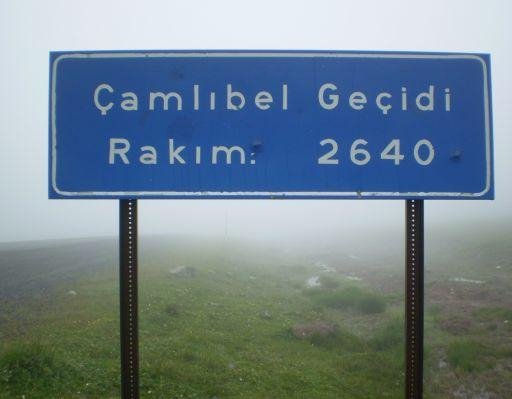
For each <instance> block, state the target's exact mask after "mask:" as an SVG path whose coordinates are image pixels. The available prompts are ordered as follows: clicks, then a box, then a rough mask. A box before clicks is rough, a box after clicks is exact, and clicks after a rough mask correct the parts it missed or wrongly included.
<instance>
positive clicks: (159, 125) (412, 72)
mask: <svg viewBox="0 0 512 399" xmlns="http://www.w3.org/2000/svg"><path fill="white" fill-rule="evenodd" d="M50 79H51V81H50V149H49V151H50V165H49V166H50V169H49V171H50V173H49V193H50V197H51V198H234V197H236V198H400V199H404V198H409V199H414V198H417V199H429V198H445V199H449V198H453V199H492V198H493V196H494V192H493V191H494V190H493V162H492V121H491V90H490V65H489V56H488V55H478V54H448V53H441V54H433V53H370V52H364V53H354V52H240V51H233V52H204V51H197V52H194V51H185V52H143V51H136V52H77V53H73V52H69V53H68V52H56V53H51V55H50Z"/></svg>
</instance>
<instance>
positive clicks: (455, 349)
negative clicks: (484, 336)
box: [447, 340, 495, 372]
mask: <svg viewBox="0 0 512 399" xmlns="http://www.w3.org/2000/svg"><path fill="white" fill-rule="evenodd" d="M447 355H448V360H449V362H450V363H451V364H452V365H453V366H454V367H455V368H457V369H459V370H462V371H466V372H473V371H482V370H487V369H490V368H492V367H494V365H495V361H494V359H493V358H492V357H491V355H492V352H491V351H490V350H489V349H488V348H487V347H486V346H485V345H483V344H482V343H480V342H478V341H474V340H459V341H454V342H452V343H450V344H449V345H448V348H447Z"/></svg>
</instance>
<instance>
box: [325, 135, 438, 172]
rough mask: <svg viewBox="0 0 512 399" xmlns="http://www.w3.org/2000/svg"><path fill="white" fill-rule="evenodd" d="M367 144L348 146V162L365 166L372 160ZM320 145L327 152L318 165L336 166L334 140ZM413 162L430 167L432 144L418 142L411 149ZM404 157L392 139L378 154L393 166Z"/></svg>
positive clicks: (355, 141)
mask: <svg viewBox="0 0 512 399" xmlns="http://www.w3.org/2000/svg"><path fill="white" fill-rule="evenodd" d="M367 144H368V142H367V141H366V140H365V139H357V140H354V141H353V142H352V145H351V146H350V160H351V161H352V163H354V164H356V165H366V164H367V163H368V162H370V160H371V159H372V156H371V154H370V153H369V152H368V150H367V149H366V148H365V146H366V145H367ZM320 145H321V146H322V147H325V150H327V152H326V153H325V154H323V155H322V156H320V157H319V158H318V164H319V165H338V164H339V163H340V160H339V159H338V158H337V157H336V155H337V153H338V149H339V147H338V142H337V141H336V140H334V139H330V138H327V139H323V140H322V141H320ZM413 154H414V160H415V161H416V162H417V163H418V164H419V165H422V166H427V165H430V163H431V162H432V161H433V159H434V156H435V150H434V146H433V145H432V143H431V142H430V141H428V140H426V139H421V140H419V141H418V142H417V143H416V144H415V145H414V149H413ZM404 158H405V155H403V154H401V153H400V140H399V139H393V140H391V141H390V142H389V144H388V145H387V146H386V147H385V148H384V149H383V150H382V152H381V153H380V159H384V160H390V161H393V162H394V164H395V165H400V162H401V161H402V160H403V159H404Z"/></svg>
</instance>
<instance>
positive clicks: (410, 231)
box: [405, 200, 424, 399]
mask: <svg viewBox="0 0 512 399" xmlns="http://www.w3.org/2000/svg"><path fill="white" fill-rule="evenodd" d="M423 241H424V240H423V200H407V204H406V271H405V275H406V279H405V285H406V287H405V295H406V313H407V314H406V331H405V342H406V348H405V349H406V350H405V356H406V359H405V368H406V369H405V398H406V399H421V398H423V300H424V294H423V284H424V264H423Z"/></svg>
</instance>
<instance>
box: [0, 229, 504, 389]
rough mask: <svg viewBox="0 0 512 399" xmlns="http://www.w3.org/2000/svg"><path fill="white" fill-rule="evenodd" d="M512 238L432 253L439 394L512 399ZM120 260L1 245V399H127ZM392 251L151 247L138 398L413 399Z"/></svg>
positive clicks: (212, 243) (433, 371)
mask: <svg viewBox="0 0 512 399" xmlns="http://www.w3.org/2000/svg"><path fill="white" fill-rule="evenodd" d="M511 238H512V237H510V236H508V235H506V234H505V235H503V234H500V235H493V236H492V237H488V238H487V240H483V241H482V240H481V239H479V240H477V243H478V245H477V244H475V243H474V242H472V241H471V239H470V238H468V239H466V242H467V243H466V244H464V243H462V242H461V243H454V245H452V246H450V247H449V248H444V247H443V243H444V240H443V239H442V238H440V239H439V243H436V242H432V245H435V246H436V248H437V250H436V251H435V252H434V253H432V254H431V256H430V259H431V264H429V267H428V269H427V281H426V295H427V312H426V325H425V332H426V338H425V341H426V364H425V367H426V373H425V374H426V375H425V378H426V381H425V388H426V397H427V398H507V397H510V394H511V393H512V382H511V381H512V314H511V313H512V290H511V288H512V280H511V278H512V263H511V261H510V259H512V249H511V248H510V247H511V245H510V244H511V243H512V239H511ZM433 241H435V240H433ZM303 249H304V248H303ZM398 249H400V248H398ZM116 250H117V248H116V243H115V241H112V240H102V241H91V242H87V243H77V242H72V243H69V242H68V243H66V242H62V243H53V244H52V245H50V246H40V247H38V248H31V249H30V251H31V252H30V254H28V252H27V249H24V248H22V247H20V248H5V247H4V248H0V259H1V264H0V275H1V276H2V284H3V286H1V287H2V296H1V298H0V300H1V302H0V303H1V311H0V312H1V313H0V398H25V399H29V398H116V397H119V331H118V330H119V318H118V287H117V284H118V279H117V265H116V255H115V254H116ZM395 252H396V253H395ZM395 252H393V253H392V254H391V255H390V254H389V251H387V252H386V253H387V256H379V254H378V253H375V254H372V255H371V256H369V255H368V256H367V255H366V254H365V253H359V252H357V253H347V252H346V248H345V249H341V248H339V247H338V246H336V245H335V244H333V245H332V246H331V247H329V246H328V245H327V246H326V247H324V248H322V249H321V250H315V249H308V250H302V251H298V250H296V249H294V248H277V247H273V246H271V245H267V246H265V245H248V244H245V243H240V242H235V241H226V240H205V239H204V238H203V239H201V238H195V239H193V238H183V237H181V238H180V237H168V238H148V239H145V240H143V241H142V244H141V259H140V298H139V301H140V303H139V312H140V313H139V314H140V321H139V323H140V325H139V327H140V356H141V359H140V366H141V369H140V371H141V396H142V397H143V398H201V399H202V398H204V399H213V398H216V399H224V398H255V399H256V398H257V399H264V398H401V397H403V389H404V388H403V380H404V361H403V357H404V353H403V348H404V337H403V306H404V304H403V295H404V294H403V265H402V263H403V260H402V259H401V257H400V255H402V253H400V251H395ZM41 254H44V256H42V255H41ZM107 254H108V255H107ZM484 255H485V256H484ZM20 259H22V260H20ZM377 259H378V261H377ZM88 263H90V264H91V266H90V267H88ZM66 264H72V265H73V266H72V267H69V268H66V267H65V266H64V265H66ZM76 264H80V265H81V267H80V268H77V267H76ZM20 265H21V266H20ZM59 265H63V266H62V267H60V266H59ZM16 270H18V273H16ZM19 273H21V274H22V275H23V276H24V277H25V278H20V277H19ZM6 279H7V280H6ZM27 279H28V280H29V282H28V283H27V281H26V280H27ZM9 281H10V282H11V283H9ZM27 284H28V285H27ZM38 284H39V285H38Z"/></svg>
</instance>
